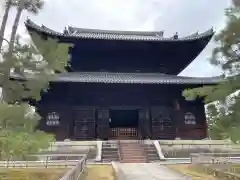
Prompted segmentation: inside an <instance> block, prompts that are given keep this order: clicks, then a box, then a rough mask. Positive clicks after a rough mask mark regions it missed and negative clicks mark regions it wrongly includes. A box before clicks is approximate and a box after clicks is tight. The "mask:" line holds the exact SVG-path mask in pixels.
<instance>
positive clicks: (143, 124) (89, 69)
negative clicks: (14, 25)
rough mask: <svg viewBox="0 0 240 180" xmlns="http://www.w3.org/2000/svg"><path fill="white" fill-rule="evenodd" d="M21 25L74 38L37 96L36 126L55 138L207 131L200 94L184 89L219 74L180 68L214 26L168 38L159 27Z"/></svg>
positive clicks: (195, 135)
mask: <svg viewBox="0 0 240 180" xmlns="http://www.w3.org/2000/svg"><path fill="white" fill-rule="evenodd" d="M26 27H27V29H28V30H29V32H30V33H31V32H35V33H37V34H39V35H40V36H42V37H43V38H44V39H48V37H50V38H54V39H57V40H58V41H59V42H60V43H71V44H73V47H72V48H70V49H69V53H70V55H71V59H70V64H71V66H70V68H68V71H69V72H68V73H67V74H65V75H64V74H63V75H62V74H60V75H59V76H57V78H56V79H53V81H52V83H51V88H50V91H49V92H48V93H46V94H43V95H42V100H41V101H39V102H38V104H37V107H38V111H39V112H40V114H41V116H42V117H43V118H42V121H41V122H40V124H39V128H40V129H42V130H44V131H47V132H50V133H54V134H55V135H56V138H57V140H64V139H66V138H68V139H75V140H95V139H103V140H107V139H131V138H133V139H175V138H176V137H179V138H182V139H203V138H205V137H206V136H207V133H206V131H207V130H206V129H207V128H206V127H207V126H206V117H205V111H204V103H203V101H202V99H197V100H195V101H186V100H185V99H184V98H183V97H182V91H183V90H184V89H186V88H193V87H199V86H201V85H203V84H215V83H216V81H214V80H212V79H211V78H210V79H211V80H210V81H209V80H207V79H204V78H203V79H197V78H186V77H179V76H177V74H179V73H180V72H181V71H182V70H183V69H184V68H185V67H187V65H188V64H189V63H190V62H192V61H193V59H194V58H196V57H197V56H198V54H199V53H200V52H201V51H202V50H203V49H204V48H205V46H206V45H207V44H208V42H209V40H210V39H211V38H212V36H213V31H212V30H210V31H207V32H205V33H202V34H198V33H195V34H193V35H190V36H187V37H183V38H180V37H178V35H174V36H173V37H169V38H165V37H163V36H162V35H160V34H161V33H160V34H159V32H128V31H103V30H90V29H81V28H74V27H69V28H68V29H67V30H65V31H64V32H63V33H59V32H56V31H54V30H51V29H49V28H46V27H45V26H38V25H36V24H34V23H33V22H32V21H30V20H28V21H27V22H26ZM134 123H135V124H134Z"/></svg>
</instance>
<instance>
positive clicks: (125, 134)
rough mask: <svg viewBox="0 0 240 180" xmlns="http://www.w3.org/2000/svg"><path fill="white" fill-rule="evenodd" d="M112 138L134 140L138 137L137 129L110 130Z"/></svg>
mask: <svg viewBox="0 0 240 180" xmlns="http://www.w3.org/2000/svg"><path fill="white" fill-rule="evenodd" d="M111 137H112V138H118V137H119V138H135V137H138V130H137V128H111Z"/></svg>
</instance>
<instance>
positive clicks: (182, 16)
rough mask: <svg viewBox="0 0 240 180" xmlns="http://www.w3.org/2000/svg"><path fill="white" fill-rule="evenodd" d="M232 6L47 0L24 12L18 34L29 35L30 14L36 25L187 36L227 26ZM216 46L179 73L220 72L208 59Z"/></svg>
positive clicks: (193, 0)
mask: <svg viewBox="0 0 240 180" xmlns="http://www.w3.org/2000/svg"><path fill="white" fill-rule="evenodd" d="M1 2H2V0H0V5H2V4H1ZM229 5H230V1H229V0H167V1H166V0H128V1H126V0H101V1H100V0H68V1H65V0H46V3H45V6H44V9H43V10H42V11H41V12H40V13H39V14H38V15H32V14H29V13H24V14H23V15H22V18H21V23H20V26H19V28H18V33H19V34H20V35H22V36H23V37H24V38H26V39H28V38H29V36H28V33H27V31H26V29H25V27H24V21H25V20H26V18H27V17H29V18H30V19H31V20H33V21H34V22H36V23H37V24H40V25H41V24H44V25H45V26H47V27H49V28H51V29H54V30H57V31H62V30H63V29H64V27H65V26H68V25H70V26H75V27H81V28H96V29H112V30H139V31H162V30H163V31H164V35H165V36H172V35H173V34H175V32H178V33H179V36H187V35H189V34H192V33H195V32H197V31H198V32H204V31H206V30H208V29H210V28H212V27H213V28H214V29H215V30H219V29H221V28H222V27H224V24H225V16H224V9H225V8H226V7H228V6H229ZM1 8H2V9H1ZM15 13H16V11H15V9H12V10H11V13H10V18H9V22H8V28H7V30H6V37H8V36H9V34H10V31H9V30H10V29H11V26H12V22H13V18H14V16H15ZM2 15H3V6H1V7H0V18H1V17H2ZM214 47H215V43H214V42H213V41H211V42H210V43H209V45H208V46H207V47H206V48H205V50H204V51H203V52H202V53H201V54H200V55H199V56H198V57H197V58H196V59H195V60H194V61H193V62H192V63H191V64H190V65H189V66H188V67H187V68H186V69H185V70H184V71H183V72H182V73H181V74H180V75H184V76H195V77H208V76H216V75H219V74H220V73H221V71H220V70H219V69H218V68H216V67H214V66H212V65H210V63H209V62H208V60H207V59H208V58H209V57H210V56H211V52H212V49H213V48H214ZM176 61H178V59H176Z"/></svg>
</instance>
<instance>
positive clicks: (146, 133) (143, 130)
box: [138, 108, 151, 139]
mask: <svg viewBox="0 0 240 180" xmlns="http://www.w3.org/2000/svg"><path fill="white" fill-rule="evenodd" d="M138 118H139V119H138V127H139V128H138V129H139V133H140V135H141V136H142V138H143V139H150V138H151V130H150V117H149V110H148V108H145V109H140V110H139V111H138Z"/></svg>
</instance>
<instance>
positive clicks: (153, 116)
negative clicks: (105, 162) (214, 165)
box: [39, 83, 206, 140]
mask: <svg viewBox="0 0 240 180" xmlns="http://www.w3.org/2000/svg"><path fill="white" fill-rule="evenodd" d="M54 85H55V84H53V85H52V86H53V87H52V90H50V92H48V93H47V94H46V95H43V98H42V101H41V102H39V110H40V113H41V115H42V116H43V120H42V121H41V123H40V126H39V128H40V129H42V130H45V131H48V132H54V133H55V134H56V137H57V139H58V140H63V139H66V138H69V139H76V140H94V139H104V140H106V139H111V138H114V139H115V138H117V137H119V138H120V137H121V138H122V139H124V138H131V137H132V138H143V139H149V138H150V139H175V138H176V137H180V138H182V139H202V138H205V137H206V119H205V111H204V104H203V102H202V101H201V100H196V101H191V102H189V101H185V100H184V98H183V97H182V96H181V94H180V93H181V91H182V90H183V88H185V86H182V85H134V84H128V85H126V84H72V83H64V84H56V86H58V88H57V87H55V86H54ZM59 86H62V88H61V87H59ZM111 110H118V111H121V110H135V111H138V124H137V126H135V127H118V128H116V127H114V128H111V127H110V123H109V119H111V114H110V111H111ZM51 112H56V113H57V114H59V117H60V124H59V125H58V126H50V127H49V126H48V125H47V123H46V121H47V116H48V114H49V113H51ZM186 113H192V114H193V115H194V117H195V122H196V124H186V122H185V115H186Z"/></svg>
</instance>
